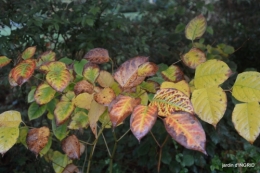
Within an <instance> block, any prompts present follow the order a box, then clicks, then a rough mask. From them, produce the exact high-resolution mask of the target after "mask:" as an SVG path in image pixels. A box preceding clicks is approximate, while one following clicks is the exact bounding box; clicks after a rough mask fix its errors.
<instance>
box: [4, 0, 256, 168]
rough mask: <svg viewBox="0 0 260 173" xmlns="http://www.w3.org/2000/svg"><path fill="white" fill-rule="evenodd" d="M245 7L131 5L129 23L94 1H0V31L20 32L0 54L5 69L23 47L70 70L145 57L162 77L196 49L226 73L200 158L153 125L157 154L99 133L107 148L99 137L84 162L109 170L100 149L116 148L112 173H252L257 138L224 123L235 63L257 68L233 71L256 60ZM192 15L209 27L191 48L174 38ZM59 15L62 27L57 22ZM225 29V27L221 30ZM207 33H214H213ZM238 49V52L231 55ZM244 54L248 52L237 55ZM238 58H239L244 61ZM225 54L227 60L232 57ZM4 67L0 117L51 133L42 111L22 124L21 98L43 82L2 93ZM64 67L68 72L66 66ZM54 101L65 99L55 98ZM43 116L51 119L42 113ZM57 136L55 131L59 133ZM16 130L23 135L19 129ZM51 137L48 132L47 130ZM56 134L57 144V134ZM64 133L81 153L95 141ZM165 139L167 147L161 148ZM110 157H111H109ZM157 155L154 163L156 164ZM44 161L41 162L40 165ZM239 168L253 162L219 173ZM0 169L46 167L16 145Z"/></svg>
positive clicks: (152, 146)
mask: <svg viewBox="0 0 260 173" xmlns="http://www.w3.org/2000/svg"><path fill="white" fill-rule="evenodd" d="M229 2H232V1H229ZM252 2H253V3H252V4H249V3H247V2H243V1H242V2H241V4H240V5H239V3H238V2H235V1H234V2H233V3H231V4H228V5H227V4H225V3H224V2H220V3H218V2H214V3H209V4H205V2H202V1H201V2H200V1H198V2H196V3H193V2H188V3H187V2H186V1H174V2H172V1H159V2H157V3H156V4H147V3H144V2H142V1H139V2H137V3H138V7H136V5H133V6H132V7H133V8H132V9H131V8H130V9H131V11H135V12H136V11H138V12H139V14H140V15H141V16H142V18H141V20H140V19H137V20H133V21H130V19H128V18H126V17H125V16H124V15H123V14H119V13H116V11H117V10H119V11H120V10H121V11H124V12H127V10H129V7H126V6H121V8H117V9H116V8H115V6H116V5H117V4H116V3H117V1H112V3H111V1H99V3H101V4H99V5H97V4H98V3H97V1H86V2H74V3H69V4H67V3H61V2H59V1H50V3H42V2H41V1H39V2H38V1H34V2H31V1H30V2H23V3H21V2H20V1H12V2H10V1H1V3H2V4H1V5H0V8H2V9H1V11H3V13H1V14H0V16H1V21H0V22H1V25H6V26H10V27H11V25H10V20H11V21H13V22H15V23H17V24H21V25H22V27H20V28H18V29H16V30H13V31H12V34H11V35H7V36H1V43H2V44H1V45H0V46H1V48H0V51H1V53H0V54H1V55H5V56H7V57H11V58H12V59H13V61H12V63H13V66H15V65H16V64H17V63H18V62H20V60H17V59H15V57H17V56H20V55H21V54H20V53H19V52H20V51H21V50H24V49H25V48H26V47H28V46H32V45H37V52H36V53H35V55H36V57H40V56H41V52H45V51H46V50H49V49H53V51H55V52H56V58H57V59H56V60H59V59H61V58H63V59H61V60H60V61H61V62H63V63H66V64H70V63H71V62H73V60H76V61H74V62H73V63H78V65H79V64H81V63H83V64H84V63H85V62H84V61H81V59H82V57H83V55H84V54H85V52H87V51H89V50H90V49H92V48H94V47H103V48H106V49H107V50H109V54H110V57H111V58H112V60H113V62H114V66H115V67H118V65H119V64H121V63H122V62H124V61H125V60H126V59H128V58H129V57H134V56H136V55H147V56H150V60H151V61H153V62H156V63H157V64H159V63H161V62H163V63H165V64H161V65H159V71H160V72H161V71H164V70H166V68H167V65H166V64H168V65H170V64H172V63H175V62H177V61H178V60H179V59H180V55H184V54H185V53H187V52H188V51H189V50H190V48H191V47H197V48H200V49H201V50H203V52H204V53H206V55H207V59H208V60H209V59H221V60H222V61H224V62H225V63H226V64H227V65H228V66H229V67H230V69H231V70H232V72H233V74H232V75H231V76H230V78H229V79H228V80H227V81H225V82H224V84H222V88H223V89H224V90H225V91H226V94H227V103H228V104H227V108H226V112H225V114H224V116H223V118H222V119H221V120H220V122H219V123H218V124H217V126H216V129H214V127H213V126H211V125H209V124H208V123H205V122H203V121H201V124H202V126H203V129H204V130H205V132H206V139H207V140H206V152H207V154H208V156H205V155H203V154H201V153H199V152H196V151H192V150H188V149H185V148H184V147H182V146H181V145H179V144H177V143H176V142H175V141H174V140H170V139H169V138H167V135H168V134H167V132H166V131H165V127H164V124H163V123H162V121H160V120H158V121H156V123H155V125H154V127H153V128H152V133H153V134H154V136H155V137H156V139H157V141H158V143H159V145H162V144H163V147H160V146H159V145H157V144H156V142H155V141H154V138H153V136H152V135H147V136H146V137H145V138H143V139H142V140H141V142H140V144H139V143H138V140H136V139H135V138H134V136H133V135H132V134H130V133H126V135H125V136H124V138H122V139H120V141H119V142H115V141H117V139H119V138H120V137H116V139H114V137H113V133H112V131H111V130H104V137H105V139H106V142H107V144H106V143H105V142H104V140H102V138H101V137H100V138H99V140H98V141H96V142H97V146H96V149H95V153H94V155H93V157H92V159H91V160H92V163H91V171H93V172H94V171H95V172H102V171H103V172H105V171H107V170H108V169H109V163H110V160H111V159H110V158H109V157H108V156H109V154H108V153H107V150H106V145H107V146H108V147H109V148H110V149H112V148H113V146H114V145H115V144H116V146H117V147H116V148H117V150H115V151H116V152H115V155H114V159H113V163H114V164H113V170H114V172H151V171H154V172H155V171H156V169H157V166H158V163H161V166H160V167H161V169H160V170H161V172H227V171H229V172H232V171H233V172H237V171H238V170H239V171H240V172H254V170H257V169H259V163H258V161H259V145H260V144H259V138H257V139H256V140H255V142H254V145H251V144H249V143H248V142H247V141H245V140H244V139H243V138H241V137H240V136H239V135H238V133H237V132H236V130H235V128H234V125H233V123H232V121H231V119H232V118H231V117H232V112H233V109H234V105H235V104H237V103H239V101H237V100H236V99H235V98H234V97H233V96H232V95H231V93H230V92H229V91H231V89H232V86H233V85H234V82H235V79H236V76H237V74H236V70H237V66H236V64H238V70H239V72H242V71H243V70H244V69H245V68H248V67H255V68H256V67H257V66H256V65H257V62H255V63H254V64H253V65H247V66H243V65H241V64H245V62H244V61H240V60H238V59H236V57H240V56H241V57H245V58H249V59H250V60H251V59H252V60H254V59H255V57H256V56H255V55H257V49H255V48H254V47H257V43H258V41H259V40H257V39H254V38H257V35H258V30H256V29H254V27H253V26H257V23H259V21H258V18H254V16H257V14H258V13H259V12H258V11H254V10H255V9H257V8H258V7H259V4H258V3H257V2H255V1H252ZM80 3H81V4H80ZM79 4H80V5H79ZM124 4H125V2H122V4H121V5H124ZM132 4H134V3H132ZM214 7H215V8H214ZM218 7H221V8H218ZM232 7H241V8H242V7H243V9H246V8H249V9H250V10H244V11H246V12H248V13H243V14H244V15H245V17H244V18H242V19H243V22H241V21H240V19H241V17H238V18H236V17H235V16H237V15H238V14H239V13H238V12H234V11H232V10H231V9H233V10H235V9H237V8H232ZM220 9H221V10H223V11H225V10H229V13H224V12H222V11H221V10H220ZM198 11H200V12H199V13H201V12H202V13H204V14H206V13H208V19H209V21H208V26H212V27H208V28H207V33H208V34H206V35H205V37H204V38H205V39H200V40H199V41H198V42H195V43H194V44H191V43H190V42H189V41H188V40H185V39H184V34H183V32H182V31H184V29H185V26H186V24H187V23H188V21H189V20H190V19H191V18H192V17H193V16H194V13H195V14H199V13H198ZM241 11H242V10H241ZM224 14H228V15H227V17H226V18H223V17H222V16H223V15H224ZM240 15H241V14H240ZM247 15H249V16H251V17H252V18H253V19H256V20H254V22H255V23H254V22H248V21H251V20H247V17H246V16H247ZM64 16H65V18H68V20H64ZM82 16H85V17H82ZM191 16H192V17H191ZM220 19H223V20H220ZM224 19H225V20H224ZM235 19H236V20H235ZM247 22H248V23H250V24H253V26H252V27H247V25H248V23H247ZM227 24H229V25H230V27H226V26H227ZM212 28H214V34H213V29H212ZM223 28H225V29H223ZM252 31H254V32H252ZM236 32H239V33H238V34H237V35H239V37H238V38H237V39H235V38H236V37H232V34H233V33H236ZM249 33H252V34H249ZM212 34H213V35H212ZM247 36H249V37H252V39H250V41H247V42H245V41H246V40H247V38H248V37H247ZM221 42H225V43H232V45H235V47H236V48H237V49H238V50H237V51H236V52H234V49H233V48H232V47H231V46H228V45H226V44H218V43H221ZM243 42H245V44H243ZM205 43H207V44H205ZM240 46H242V48H240V49H239V47H240ZM247 47H249V48H250V49H245V48H247ZM240 51H241V52H246V53H245V54H244V53H241V52H240ZM233 52H234V54H232V53H233ZM247 55H250V56H247ZM251 55H252V56H251ZM65 57H68V58H69V59H68V58H65ZM18 59H21V58H18ZM247 62H249V61H246V63H247ZM176 65H178V66H180V67H181V69H182V70H183V71H184V74H185V75H186V76H185V78H186V80H190V79H192V78H193V77H194V72H195V71H194V70H192V69H189V68H187V67H185V65H184V64H183V63H180V62H179V63H178V64H176ZM79 66H80V65H79ZM102 66H103V69H105V70H107V69H113V70H114V68H112V66H111V63H107V64H105V65H102ZM8 68H11V66H7V67H4V68H2V69H0V70H1V82H2V84H4V85H3V86H1V87H3V90H1V92H2V93H1V94H4V95H7V94H8V95H7V98H5V99H3V101H2V100H1V104H2V106H1V112H3V111H5V110H11V109H15V110H19V111H20V112H21V113H22V119H23V121H24V122H25V124H27V126H30V127H42V126H48V127H55V124H53V123H52V121H53V120H52V121H50V120H48V119H46V116H47V114H46V113H43V112H42V113H43V115H41V114H34V113H30V116H29V117H28V114H29V112H27V110H28V109H29V110H35V109H37V108H38V107H37V104H35V103H34V104H31V105H30V107H31V108H28V106H27V101H28V100H27V98H28V97H27V95H28V93H29V91H31V92H30V93H31V94H29V95H30V98H31V101H32V99H33V97H32V96H33V93H34V90H35V88H34V87H32V86H38V85H39V84H40V83H41V81H42V80H45V78H44V75H43V76H42V75H41V74H35V75H34V78H32V79H30V81H29V83H28V84H26V85H22V86H21V87H20V88H19V87H14V88H13V89H12V90H11V91H10V90H9V88H7V87H6V83H7V82H8V80H7V76H8V73H7V72H9V70H6V69H8ZM68 68H69V69H71V67H70V66H69V67H68ZM71 70H72V69H71ZM74 70H75V69H74ZM250 70H252V69H250ZM76 73H77V72H76ZM157 75H158V74H156V77H153V78H152V80H153V81H156V82H158V83H161V82H162V81H163V80H164V79H162V78H161V77H160V76H157ZM38 79H41V80H38ZM150 79H151V78H150ZM75 80H76V79H75ZM73 85H74V84H73V83H72V84H71V85H70V87H73ZM191 88H192V87H191ZM71 89H72V88H69V89H68V90H71ZM157 89H158V88H157ZM136 92H138V90H137V91H136ZM14 93H15V94H14ZM61 94H65V93H63V92H62V93H61ZM135 94H136V93H135ZM139 94H141V93H139ZM132 96H133V95H132ZM136 96H138V94H137V95H135V97H136ZM59 97H60V96H59ZM25 98H26V99H25ZM149 98H150V100H149V101H151V98H152V97H151V96H150V97H149ZM238 100H239V99H238ZM29 102H30V101H29ZM32 105H33V106H32ZM32 107H35V109H32ZM43 107H44V106H43ZM45 109H46V110H48V111H49V109H50V108H48V109H47V107H45ZM37 115H38V116H39V118H37V119H35V120H32V119H34V118H32V116H36V117H37ZM47 117H49V118H50V119H52V118H51V115H50V114H48V116H47ZM129 120H130V119H129V118H127V119H126V120H125V122H126V123H124V124H123V125H119V126H118V127H116V128H115V133H116V134H117V135H118V136H122V135H124V132H128V130H129V128H130V124H129V123H127V122H129ZM21 129H23V128H21ZM21 129H20V130H21ZM60 129H61V131H62V130H64V129H62V128H60ZM24 130H25V131H26V129H24ZM52 130H53V132H52V133H54V131H55V129H52ZM58 130H59V129H58ZM63 132H64V131H63ZM25 134H26V133H25ZM25 134H24V135H25ZM61 134H62V135H63V137H64V135H65V134H64V133H61ZM70 134H76V136H77V137H78V138H79V139H82V141H81V142H83V141H85V142H87V143H85V144H86V146H88V144H89V142H91V141H95V138H94V136H93V135H92V134H91V132H90V131H89V130H80V131H79V132H78V131H74V130H71V131H70ZM54 136H55V137H54ZM54 136H53V138H52V139H53V141H52V142H53V143H52V148H53V149H54V150H59V151H60V150H61V148H60V142H59V140H58V139H57V138H58V137H57V134H55V133H54ZM165 139H167V141H166V142H165V143H164V140H165ZM90 152H91V147H87V148H86V153H88V154H89V153H90ZM110 152H111V154H112V151H110ZM13 153H16V154H17V155H18V156H19V159H16V158H17V157H18V156H17V157H14V156H16V155H14V154H13ZM24 153H25V154H24ZM160 154H161V162H160V161H159V162H158V158H159V155H160ZM86 156H87V154H86ZM83 157H84V156H81V159H80V160H78V161H74V164H75V165H77V166H79V168H80V169H81V170H82V167H80V166H84V165H85V166H86V163H85V162H87V161H88V160H89V157H88V156H87V157H86V158H83ZM47 161H49V160H48V159H47ZM241 162H243V163H255V164H256V165H255V167H254V168H236V169H235V168H222V163H241ZM0 164H1V171H3V172H12V171H13V172H51V171H52V170H53V168H52V167H53V164H52V162H46V160H45V159H36V158H35V155H33V154H32V153H31V152H30V151H29V150H27V149H25V147H21V145H16V146H15V147H13V148H12V149H11V150H10V151H8V152H7V153H6V154H5V155H4V157H3V158H2V159H1V163H0Z"/></svg>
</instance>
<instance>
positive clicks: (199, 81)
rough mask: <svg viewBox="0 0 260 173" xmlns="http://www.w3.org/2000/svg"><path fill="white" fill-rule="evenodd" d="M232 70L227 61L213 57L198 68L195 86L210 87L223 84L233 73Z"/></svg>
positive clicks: (198, 87)
mask: <svg viewBox="0 0 260 173" xmlns="http://www.w3.org/2000/svg"><path fill="white" fill-rule="evenodd" d="M231 73H232V72H231V70H230V68H229V67H228V65H227V64H226V63H224V62H223V61H220V60H216V59H212V60H208V61H206V62H204V63H202V64H200V65H199V66H198V67H197V68H196V72H195V77H194V85H195V88H197V89H200V88H210V87H212V86H217V85H220V84H222V83H223V82H224V81H225V80H227V78H228V77H229V76H230V75H231Z"/></svg>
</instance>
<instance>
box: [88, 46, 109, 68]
mask: <svg viewBox="0 0 260 173" xmlns="http://www.w3.org/2000/svg"><path fill="white" fill-rule="evenodd" d="M84 58H85V59H87V60H89V61H90V62H92V63H96V64H103V63H105V62H108V61H109V55H108V51H107V50H106V49H103V48H95V49H91V50H90V51H88V53H86V55H85V56H84Z"/></svg>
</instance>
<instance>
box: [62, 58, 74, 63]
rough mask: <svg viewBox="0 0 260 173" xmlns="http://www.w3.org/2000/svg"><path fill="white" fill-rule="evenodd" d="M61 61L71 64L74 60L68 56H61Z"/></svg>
mask: <svg viewBox="0 0 260 173" xmlns="http://www.w3.org/2000/svg"><path fill="white" fill-rule="evenodd" d="M59 61H60V62H63V63H65V64H71V63H72V62H73V60H72V59H70V58H68V57H64V58H61V59H60V60H59Z"/></svg>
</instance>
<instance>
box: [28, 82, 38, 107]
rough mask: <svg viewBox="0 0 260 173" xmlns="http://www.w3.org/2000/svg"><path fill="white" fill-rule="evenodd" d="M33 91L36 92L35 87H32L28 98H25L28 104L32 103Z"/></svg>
mask: <svg viewBox="0 0 260 173" xmlns="http://www.w3.org/2000/svg"><path fill="white" fill-rule="evenodd" d="M35 90H36V87H35V86H33V87H32V88H31V91H30V92H29V94H28V97H27V101H28V103H31V102H33V101H34V93H35Z"/></svg>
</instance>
